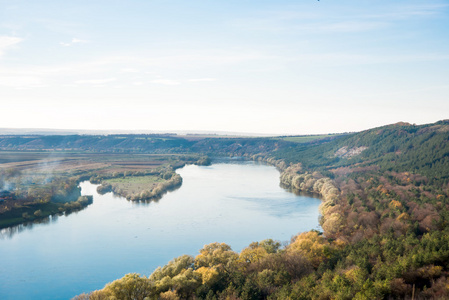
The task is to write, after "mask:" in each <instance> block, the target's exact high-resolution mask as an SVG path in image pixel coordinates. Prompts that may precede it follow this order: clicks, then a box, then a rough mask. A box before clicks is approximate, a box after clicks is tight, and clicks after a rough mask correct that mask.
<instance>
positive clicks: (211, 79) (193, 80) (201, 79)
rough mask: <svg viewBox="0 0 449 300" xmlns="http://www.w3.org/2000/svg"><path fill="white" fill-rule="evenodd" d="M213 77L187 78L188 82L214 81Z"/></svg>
mask: <svg viewBox="0 0 449 300" xmlns="http://www.w3.org/2000/svg"><path fill="white" fill-rule="evenodd" d="M216 80H217V79H215V78H193V79H189V80H188V81H189V82H210V81H216Z"/></svg>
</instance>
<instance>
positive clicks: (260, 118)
mask: <svg viewBox="0 0 449 300" xmlns="http://www.w3.org/2000/svg"><path fill="white" fill-rule="evenodd" d="M0 13H1V15H2V18H1V21H0V99H2V100H1V103H2V105H3V107H4V114H3V115H2V118H1V119H0V128H41V129H42V128H49V129H52V128H56V129H61V130H68V131H70V130H94V131H95V130H106V131H108V130H109V131H111V130H123V131H158V132H160V131H167V132H171V131H180V130H181V131H191V132H196V131H202V130H204V131H207V132H231V133H255V134H269V135H306V134H325V133H341V132H355V131H361V130H366V129H369V128H373V127H378V126H383V125H386V124H392V123H396V122H399V121H404V122H409V123H416V124H424V123H433V122H436V121H438V120H442V119H447V118H448V116H447V112H449V101H447V97H448V95H449V55H448V53H449V36H448V35H447V28H449V18H448V17H449V3H447V1H442V0H430V1H424V0H422V1H409V0H407V1H405V0H400V1H394V2H391V1H386V0H382V1H376V2H373V1H366V0H365V1H338V3H335V2H330V1H301V2H298V1H292V0H290V1H289V0H282V1H276V2H271V1H245V2H241V1H226V2H214V3H211V2H203V1H188V2H186V1H179V0H177V1H163V2H162V1H133V2H125V1H115V2H110V1H108V2H106V1H98V0H97V1H87V0H82V1H76V2H64V3H61V2H60V1H56V0H44V1H39V2H35V1H30V0H17V1H8V2H5V1H3V2H2V3H1V4H0ZM74 128H76V129H74Z"/></svg>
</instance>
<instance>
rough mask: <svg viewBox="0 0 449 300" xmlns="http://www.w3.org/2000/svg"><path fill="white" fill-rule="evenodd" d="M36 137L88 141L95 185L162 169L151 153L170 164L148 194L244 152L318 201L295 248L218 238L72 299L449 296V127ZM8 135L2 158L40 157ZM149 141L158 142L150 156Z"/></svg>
mask: <svg viewBox="0 0 449 300" xmlns="http://www.w3.org/2000/svg"><path fill="white" fill-rule="evenodd" d="M32 138H33V139H34V140H35V141H37V142H34V144H35V145H37V146H36V147H37V148H39V147H41V146H40V145H45V149H47V150H48V149H53V150H54V149H66V150H65V151H74V150H73V149H71V150H68V149H69V148H67V147H66V146H67V145H68V141H70V143H74V142H75V141H76V140H80V139H83V141H84V142H83V143H78V145H83V146H82V147H81V146H79V147H81V148H83V149H84V150H83V151H84V152H86V151H91V152H92V154H90V155H93V153H101V155H100V156H99V157H102V158H101V159H100V158H99V157H97V158H96V159H95V160H94V159H92V157H90V158H89V159H90V163H91V164H92V163H94V162H95V164H101V165H95V168H93V167H92V165H91V164H90V165H89V164H86V165H84V166H85V167H84V169H83V170H81V171H79V174H78V175H82V174H84V173H83V172H85V171H86V170H87V169H89V168H90V167H91V168H90V169H89V177H87V178H88V179H89V178H90V180H91V181H94V182H98V183H103V185H102V186H104V188H105V189H106V190H107V189H108V188H110V189H112V188H113V186H112V185H113V184H116V186H115V188H116V189H119V185H118V184H120V183H121V182H123V181H124V180H128V179H126V177H128V178H129V177H135V178H138V177H139V178H140V179H139V180H143V178H141V177H142V176H148V175H154V174H150V173H151V172H152V171H150V170H151V169H155V168H150V167H149V165H148V164H146V163H145V164H146V165H145V164H144V162H147V161H150V160H155V158H156V156H151V155H154V154H145V155H150V156H149V157H146V159H145V160H144V159H142V158H141V157H140V156H133V155H135V154H134V153H150V152H154V153H157V155H165V156H164V160H163V162H162V161H160V164H159V165H158V164H156V165H157V167H158V168H159V169H158V175H157V176H159V178H153V179H151V180H150V181H145V185H146V186H150V185H149V184H150V183H160V182H163V180H171V179H172V178H174V177H173V176H174V175H173V174H172V173H170V172H172V170H173V166H174V165H182V164H183V163H198V164H201V163H207V162H208V159H207V156H209V157H211V156H214V155H218V156H243V157H245V158H247V159H252V160H258V161H263V162H265V163H267V164H271V165H273V166H275V167H277V168H278V169H279V170H280V172H281V175H280V184H281V185H282V186H283V187H285V188H286V189H290V190H291V191H292V192H295V191H302V192H308V193H314V194H316V195H317V196H319V197H320V198H321V199H322V204H321V206H320V213H321V219H320V224H321V229H322V230H321V231H316V230H312V231H309V232H302V233H298V234H297V235H296V236H294V237H292V239H291V241H290V242H289V243H288V244H282V243H281V242H279V241H276V240H271V239H267V240H262V241H255V242H253V243H251V244H250V245H248V246H247V247H246V248H245V249H243V250H242V251H241V252H240V253H237V252H235V251H233V250H232V245H227V244H224V243H220V241H217V242H214V243H211V244H208V245H205V246H204V247H203V248H202V249H200V250H199V254H198V255H196V256H191V255H183V256H180V257H177V258H174V259H173V260H172V261H170V262H168V263H167V265H165V266H163V267H160V268H158V269H156V270H155V271H154V272H153V273H152V274H150V275H148V276H146V275H141V274H126V275H124V277H123V278H121V279H117V280H115V281H113V282H111V283H108V284H107V285H106V286H105V287H104V288H103V289H101V290H97V291H92V292H89V291H86V293H85V294H82V295H78V296H76V297H75V298H74V299H78V300H80V299H447V298H449V277H448V276H449V227H448V222H449V121H439V122H436V123H433V124H426V125H414V124H408V123H402V122H401V123H397V124H392V125H387V126H383V127H379V128H374V129H370V130H366V131H362V132H358V133H351V134H343V135H335V136H334V135H329V136H325V137H320V138H319V139H313V140H307V141H301V142H297V141H295V139H286V138H285V137H280V138H228V137H222V138H204V139H196V140H187V139H184V138H179V137H171V138H170V139H173V140H175V141H169V142H168V140H165V141H164V139H166V137H161V136H158V137H145V139H146V140H145V141H144V142H143V144H139V142H137V141H139V138H142V137H141V136H140V137H136V136H124V137H123V136H121V137H120V139H122V140H127V139H129V142H125V143H119V142H118V141H117V139H118V137H116V136H114V137H96V138H95V139H94V138H92V137H88V138H86V140H84V137H82V136H77V137H76V138H75V137H66V138H65V137H58V138H53V140H52V141H53V142H51V143H50V142H45V139H46V137H32ZM7 139H13V138H12V137H3V142H1V143H0V145H3V146H2V147H4V148H2V149H3V151H12V150H14V149H15V151H17V150H18V149H25V148H26V149H28V150H27V151H32V150H33V151H37V150H39V149H36V148H32V147H31V145H30V143H25V142H24V140H25V137H15V138H14V139H15V140H14V142H13V141H12V140H10V141H9V142H10V143H9V144H7V142H5V141H6V140H7ZM57 139H59V140H58V141H59V142H56V141H55V140H57ZM103 139H104V140H105V141H108V139H111V140H112V141H111V140H109V142H107V143H106V142H105V143H104V145H109V146H110V147H111V148H108V147H107V146H104V148H102V147H103V146H101V147H100V145H103V144H102V143H103V142H99V141H100V140H103ZM149 139H160V140H161V141H159V142H157V143H155V144H157V145H158V146H154V147H153V148H151V147H152V146H150V144H151V143H150V142H149ZM177 139H180V140H179V141H178V140H177ZM122 142H123V141H122ZM58 143H60V144H58ZM164 143H168V144H165V145H164ZM171 143H175V144H174V145H175V146H173V145H172V144H171ZM25 144H27V145H28V146H26V147H25V146H24V145H25ZM31 144H32V143H31ZM137 144H139V146H137ZM111 145H112V146H111ZM145 145H146V146H145ZM172 146H173V147H174V148H170V147H172ZM42 147H43V146H42ZM81 148H77V149H78V150H79V149H81ZM42 149H43V148H40V150H41V151H42ZM86 149H90V150H86ZM21 151H24V150H21ZM97 151H98V152H97ZM105 151H106V154H107V155H106V154H105ZM108 151H109V152H110V153H108ZM118 153H120V154H118ZM124 153H125V154H124ZM162 153H163V154H162ZM109 155H119V156H118V157H116V158H114V160H113V161H112V160H111V159H110V158H109V160H107V159H106V158H105V157H108V156H109ZM121 155H125V156H126V157H123V156H121ZM129 155H131V156H129ZM167 155H169V156H167ZM170 155H176V157H171V156H170ZM136 157H139V159H140V161H137V159H136ZM159 157H160V156H159ZM119 158H120V159H119ZM85 159H86V158H82V159H81V158H79V160H80V161H85ZM128 161H133V167H134V169H133V171H131V169H129V168H130V164H129V162H128ZM142 164H144V166H143V167H142ZM87 166H90V167H89V168H88V167H87ZM125 169H126V170H125ZM138 169H139V170H138ZM5 172H6V171H5ZM9 172H11V171H9ZM125 172H128V173H126V174H125ZM130 172H131V173H130ZM133 172H134V173H133ZM173 180H175V179H173ZM55 182H57V181H55ZM108 185H110V186H108ZM4 186H5V185H4ZM152 188H153V187H152ZM122 192H123V191H122ZM123 193H124V192H123ZM130 198H132V196H130ZM8 201H9V200H8ZM10 201H15V200H11V199H10ZM48 203H53V202H52V201H49V202H48Z"/></svg>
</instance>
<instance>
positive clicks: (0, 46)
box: [0, 36, 22, 56]
mask: <svg viewBox="0 0 449 300" xmlns="http://www.w3.org/2000/svg"><path fill="white" fill-rule="evenodd" d="M21 41H22V39H21V38H18V37H13V36H0V56H2V55H3V54H4V53H5V51H6V50H7V49H8V48H11V47H13V46H14V45H16V44H18V43H20V42H21Z"/></svg>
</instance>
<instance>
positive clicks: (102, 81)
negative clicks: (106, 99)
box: [75, 78, 117, 85]
mask: <svg viewBox="0 0 449 300" xmlns="http://www.w3.org/2000/svg"><path fill="white" fill-rule="evenodd" d="M116 80H117V78H103V79H87V80H77V81H75V83H77V84H93V85H102V84H106V83H109V82H114V81H116Z"/></svg>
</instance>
